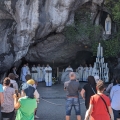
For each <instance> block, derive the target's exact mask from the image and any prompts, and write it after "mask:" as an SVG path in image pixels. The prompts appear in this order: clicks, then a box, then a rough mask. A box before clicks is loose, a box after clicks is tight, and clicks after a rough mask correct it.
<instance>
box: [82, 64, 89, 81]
mask: <svg viewBox="0 0 120 120" xmlns="http://www.w3.org/2000/svg"><path fill="white" fill-rule="evenodd" d="M87 78H88V67H87V64H86V65H85V67H84V68H83V81H87Z"/></svg>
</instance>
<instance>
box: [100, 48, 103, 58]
mask: <svg viewBox="0 0 120 120" xmlns="http://www.w3.org/2000/svg"><path fill="white" fill-rule="evenodd" d="M100 52H101V58H102V57H103V47H101V51H100Z"/></svg>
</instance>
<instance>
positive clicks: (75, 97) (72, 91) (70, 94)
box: [64, 72, 81, 120]
mask: <svg viewBox="0 0 120 120" xmlns="http://www.w3.org/2000/svg"><path fill="white" fill-rule="evenodd" d="M69 78H70V79H69V81H67V82H65V83H64V89H65V90H66V93H67V96H66V97H67V99H66V120H70V115H71V110H72V107H73V106H74V109H75V112H76V116H77V120H81V113H80V102H79V93H80V84H79V81H78V80H76V75H75V73H74V72H70V73H69Z"/></svg>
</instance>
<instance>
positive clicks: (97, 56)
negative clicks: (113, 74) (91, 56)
mask: <svg viewBox="0 0 120 120" xmlns="http://www.w3.org/2000/svg"><path fill="white" fill-rule="evenodd" d="M98 57H99V47H98V48H97V58H98Z"/></svg>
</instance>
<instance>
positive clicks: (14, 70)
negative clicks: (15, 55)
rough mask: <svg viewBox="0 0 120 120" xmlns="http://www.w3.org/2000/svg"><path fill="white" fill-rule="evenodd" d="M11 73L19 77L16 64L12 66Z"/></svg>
mask: <svg viewBox="0 0 120 120" xmlns="http://www.w3.org/2000/svg"><path fill="white" fill-rule="evenodd" d="M11 73H13V74H14V75H15V78H19V75H18V74H17V69H16V67H15V66H14V67H13V68H12V71H11Z"/></svg>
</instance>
